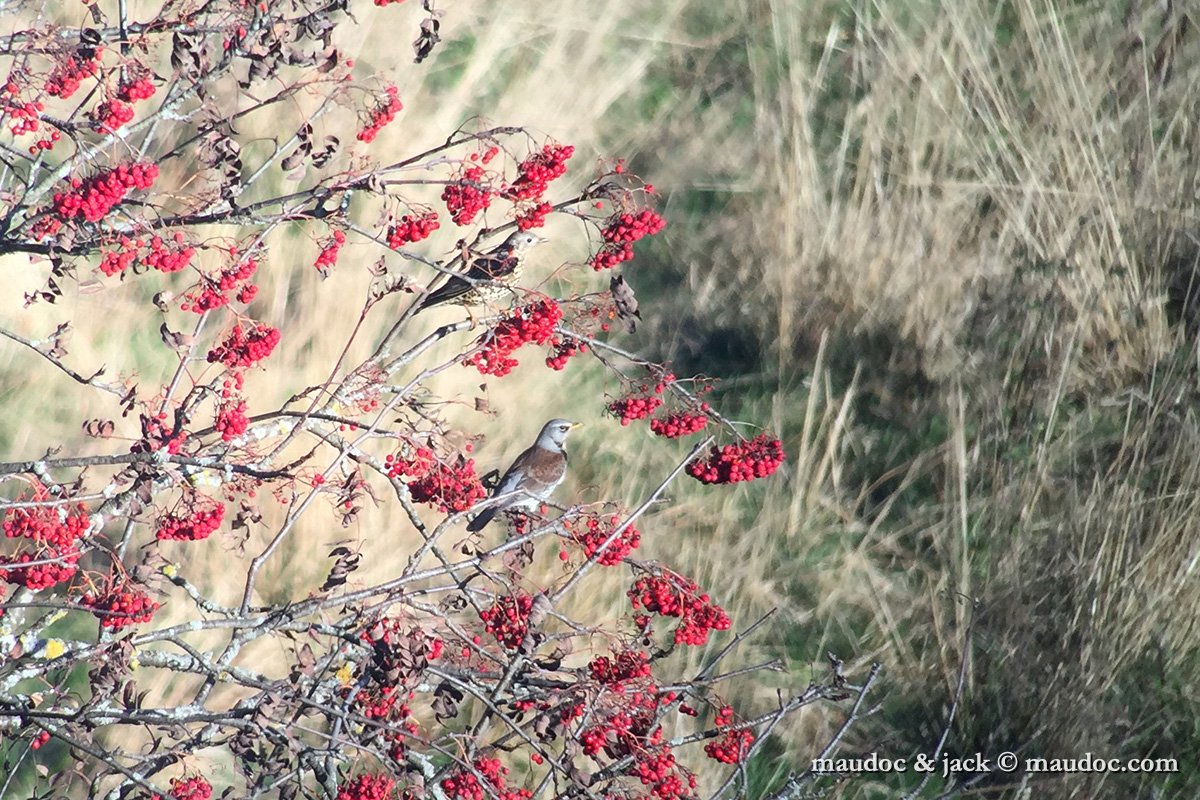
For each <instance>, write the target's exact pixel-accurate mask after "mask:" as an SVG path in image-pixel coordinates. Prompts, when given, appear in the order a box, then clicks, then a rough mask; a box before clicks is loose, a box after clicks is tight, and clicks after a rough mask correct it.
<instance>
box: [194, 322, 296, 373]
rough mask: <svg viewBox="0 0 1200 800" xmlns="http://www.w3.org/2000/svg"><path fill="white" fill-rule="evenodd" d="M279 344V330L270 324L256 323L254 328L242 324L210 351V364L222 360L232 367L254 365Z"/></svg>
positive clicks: (234, 327)
mask: <svg viewBox="0 0 1200 800" xmlns="http://www.w3.org/2000/svg"><path fill="white" fill-rule="evenodd" d="M278 344H279V330H278V329H277V328H272V327H271V326H270V325H264V324H263V323H261V322H259V323H255V325H254V327H253V328H250V329H249V330H243V329H242V326H241V325H240V324H238V325H234V326H233V330H232V331H230V332H229V335H228V336H227V337H225V341H223V342H221V344H219V345H217V346H216V347H214V348H213V349H212V350H209V351H208V356H207V358H208V361H209V363H210V364H215V363H217V362H220V363H222V364H224V365H225V366H227V367H229V368H230V369H234V368H237V367H252V366H254V365H255V364H257V363H258V362H259V361H262V360H263V359H265V358H266V357H267V356H269V355H271V351H272V350H274V349H275V346H276V345H278Z"/></svg>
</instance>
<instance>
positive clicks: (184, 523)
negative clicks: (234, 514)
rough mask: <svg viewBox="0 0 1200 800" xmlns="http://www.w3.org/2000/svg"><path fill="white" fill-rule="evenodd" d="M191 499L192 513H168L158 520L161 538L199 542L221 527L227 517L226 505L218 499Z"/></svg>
mask: <svg viewBox="0 0 1200 800" xmlns="http://www.w3.org/2000/svg"><path fill="white" fill-rule="evenodd" d="M206 500H207V498H206V499H205V501H200V500H197V499H195V498H193V499H192V500H191V501H190V505H191V508H190V509H189V512H190V513H187V514H166V515H164V516H162V517H160V518H159V520H158V530H157V531H156V532H155V534H154V535H155V536H157V537H158V538H159V539H160V540H166V539H174V540H177V541H181V542H198V541H200V540H201V539H207V538H208V537H209V536H210V535H212V533H213V531H215V530H217V528H220V527H221V521H222V520H223V519H224V518H225V506H224V505H222V504H221V503H218V502H216V501H206Z"/></svg>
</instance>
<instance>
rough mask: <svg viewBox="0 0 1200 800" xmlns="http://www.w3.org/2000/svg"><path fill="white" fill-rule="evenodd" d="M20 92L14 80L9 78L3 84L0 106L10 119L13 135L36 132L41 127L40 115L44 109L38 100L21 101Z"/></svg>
mask: <svg viewBox="0 0 1200 800" xmlns="http://www.w3.org/2000/svg"><path fill="white" fill-rule="evenodd" d="M20 94H21V87H20V86H18V85H17V82H16V81H12V80H10V81H8V83H6V84H4V91H3V95H4V97H3V99H0V108H3V109H4V111H5V112H6V114H7V115H8V117H9V118H10V119H11V120H12V125H11V126H10V130H11V131H12V133H13V135H14V136H20V135H22V134H25V133H34V132H36V131H37V130H38V128H39V127H41V124H42V123H41V118H40V117H41V113H42V111H43V110H44V109H45V106H44V105H42V103H41V101H40V100H29V101H22V100H21V98H20V96H19V95H20Z"/></svg>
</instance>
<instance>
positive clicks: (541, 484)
mask: <svg viewBox="0 0 1200 800" xmlns="http://www.w3.org/2000/svg"><path fill="white" fill-rule="evenodd" d="M581 424H582V423H579V422H571V421H570V420H566V419H552V420H550V421H549V422H547V423H546V424H545V425H543V426H542V432H541V433H539V434H538V438H537V441H536V442H534V443H533V447H530V448H529V449H528V450H526V451H525V452H524V453H521V455H519V456H517V460H516V461H514V462H513V463H512V466H511V467H509V468H508V472H505V473H504V477H503V478H501V479H500V482H499V483H498V484H496V490H495V491H494V492H492V497H500V496H502V495H512V497H509V498H508V499H507V500H500V501H499V502H497V503H496V505H493V506H491V507H490V508H485V509H484V510H483V511H481V512H479V516H477V517H475V519H473V520H471V523H470V524H469V525H467V530H469V531H471V532H472V533H474V532H476V531H480V530H483V526H484V525H487V524H488V523H489V522H491V521H492V517H494V516H496V513H497V512H499V511H504V510H506V509H531V508H537V507H538V506H539V505H541V503H542V501H543V500H546V499H547V498H549V497H550V495H551V494H552V493H553V492H554V490H555V489H556V488H558V485H559V484H560V483H562V482H563V478H564V477H566V474H567V451H566V448H564V447H563V443H564V442H566V440H567V434H568V433H570V432H571V431H572V429H574V428H578V427H579V426H580V425H581Z"/></svg>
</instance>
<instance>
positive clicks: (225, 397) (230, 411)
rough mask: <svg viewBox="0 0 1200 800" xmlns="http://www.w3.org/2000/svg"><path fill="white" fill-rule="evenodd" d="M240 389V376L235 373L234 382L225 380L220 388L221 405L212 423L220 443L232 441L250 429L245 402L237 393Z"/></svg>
mask: <svg viewBox="0 0 1200 800" xmlns="http://www.w3.org/2000/svg"><path fill="white" fill-rule="evenodd" d="M241 388H242V375H241V373H240V372H239V373H237V374H236V376H235V378H234V381H230V380H228V379H227V380H225V381H224V383H223V384H222V387H221V403H220V405H218V406H217V418H216V421H215V422H214V423H213V427H214V428H216V430H217V433H219V434H221V441H223V442H229V441H233V440H234V439H236V438H237V437H239V436H241V435H242V434H243V433H245V432H246V428H248V427H250V418H249V417H247V416H246V401H245V400H243V399H242V398H241V397H240V396H239V395H238V394H237V392H238V391H239V390H241Z"/></svg>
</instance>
